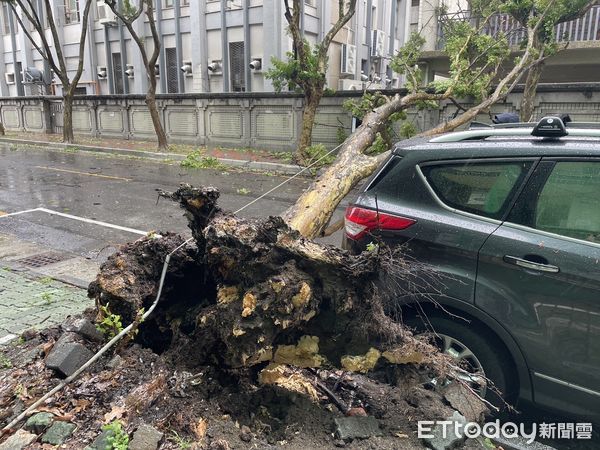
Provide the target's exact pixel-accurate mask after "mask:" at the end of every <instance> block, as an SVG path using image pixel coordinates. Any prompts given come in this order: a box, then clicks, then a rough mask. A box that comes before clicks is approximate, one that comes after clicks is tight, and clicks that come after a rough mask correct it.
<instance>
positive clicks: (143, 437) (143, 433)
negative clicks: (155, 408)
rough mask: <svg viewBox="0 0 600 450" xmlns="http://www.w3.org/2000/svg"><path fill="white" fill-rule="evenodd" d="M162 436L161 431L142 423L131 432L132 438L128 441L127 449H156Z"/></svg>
mask: <svg viewBox="0 0 600 450" xmlns="http://www.w3.org/2000/svg"><path fill="white" fill-rule="evenodd" d="M162 438H163V433H161V432H160V431H158V430H157V429H156V428H154V427H152V426H150V425H146V424H142V425H140V426H139V427H138V429H137V430H136V431H135V433H133V439H132V440H131V442H130V443H129V450H156V449H157V448H158V443H159V442H160V440H161V439H162Z"/></svg>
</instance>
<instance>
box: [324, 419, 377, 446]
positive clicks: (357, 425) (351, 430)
mask: <svg viewBox="0 0 600 450" xmlns="http://www.w3.org/2000/svg"><path fill="white" fill-rule="evenodd" d="M334 423H335V436H336V438H337V439H341V440H343V441H346V440H349V439H368V438H370V437H372V436H381V430H380V428H379V422H378V421H377V419H375V417H365V416H351V417H340V418H337V419H335V420H334Z"/></svg>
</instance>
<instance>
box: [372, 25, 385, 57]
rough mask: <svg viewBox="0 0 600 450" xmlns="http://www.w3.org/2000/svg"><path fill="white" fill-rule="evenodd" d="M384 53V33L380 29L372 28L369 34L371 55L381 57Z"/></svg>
mask: <svg viewBox="0 0 600 450" xmlns="http://www.w3.org/2000/svg"><path fill="white" fill-rule="evenodd" d="M384 53H385V33H384V32H383V31H381V30H373V33H372V34H371V57H373V58H381V57H383V56H384Z"/></svg>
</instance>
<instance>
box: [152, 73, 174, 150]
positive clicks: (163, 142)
mask: <svg viewBox="0 0 600 450" xmlns="http://www.w3.org/2000/svg"><path fill="white" fill-rule="evenodd" d="M146 104H147V105H148V110H149V111H150V117H152V124H153V125H154V131H155V132H156V138H157V139H158V150H159V151H167V150H168V149H169V143H168V142H167V134H166V133H165V129H164V128H163V125H162V122H161V121H160V115H159V113H158V108H157V106H156V81H155V82H154V83H152V82H150V87H149V88H148V92H147V93H146Z"/></svg>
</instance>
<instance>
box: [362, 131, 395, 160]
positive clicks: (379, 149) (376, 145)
mask: <svg viewBox="0 0 600 450" xmlns="http://www.w3.org/2000/svg"><path fill="white" fill-rule="evenodd" d="M390 141H391V139H387V140H386V139H385V138H384V137H383V135H382V134H381V133H377V134H376V136H375V140H374V141H373V145H371V147H369V148H368V149H367V151H366V152H365V153H366V154H368V155H380V154H381V153H384V152H387V151H388V150H389V149H390V146H391V142H390Z"/></svg>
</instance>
